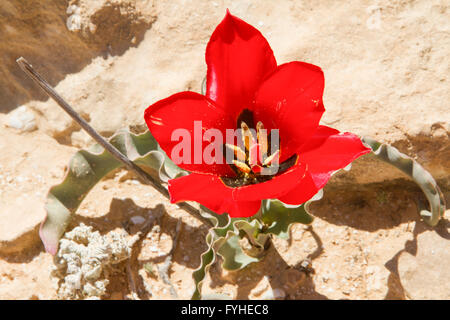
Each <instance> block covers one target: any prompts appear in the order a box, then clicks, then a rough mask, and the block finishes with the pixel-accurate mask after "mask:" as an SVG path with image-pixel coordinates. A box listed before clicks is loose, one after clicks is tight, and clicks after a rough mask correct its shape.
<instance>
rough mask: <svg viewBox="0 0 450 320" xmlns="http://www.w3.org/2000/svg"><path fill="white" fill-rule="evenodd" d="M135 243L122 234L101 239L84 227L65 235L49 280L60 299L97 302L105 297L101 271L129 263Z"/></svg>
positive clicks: (103, 276) (103, 279)
mask: <svg viewBox="0 0 450 320" xmlns="http://www.w3.org/2000/svg"><path fill="white" fill-rule="evenodd" d="M135 241H136V239H135V238H134V237H131V238H130V237H129V236H128V235H127V234H126V233H125V232H119V231H111V232H109V233H108V234H106V235H104V236H102V235H100V233H99V232H98V231H93V229H92V227H88V226H86V225H84V224H81V225H80V226H78V227H76V228H74V229H73V230H72V231H70V232H67V233H66V234H65V235H64V237H63V238H62V239H61V240H60V242H59V250H58V253H57V254H56V256H55V267H54V269H53V271H52V276H53V277H54V278H56V279H59V281H58V295H59V297H60V298H62V299H100V298H101V297H102V296H103V295H105V294H106V286H107V285H108V283H109V280H108V279H106V276H105V272H104V270H105V269H107V268H110V267H111V265H114V264H117V263H120V262H122V261H124V260H125V259H128V258H129V257H130V255H131V247H132V245H133V243H134V242H135Z"/></svg>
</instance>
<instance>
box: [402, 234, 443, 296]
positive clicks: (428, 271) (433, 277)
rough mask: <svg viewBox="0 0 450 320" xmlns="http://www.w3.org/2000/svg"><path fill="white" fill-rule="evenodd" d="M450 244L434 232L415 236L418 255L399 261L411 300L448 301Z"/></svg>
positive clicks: (407, 256) (409, 255)
mask: <svg viewBox="0 0 450 320" xmlns="http://www.w3.org/2000/svg"><path fill="white" fill-rule="evenodd" d="M449 266H450V241H449V240H448V239H445V238H443V237H441V236H440V235H439V234H437V233H436V232H434V231H426V232H424V233H422V234H419V235H418V237H417V254H416V255H415V256H413V255H411V254H409V253H407V252H404V253H402V255H401V256H400V258H399V260H398V271H399V276H400V280H401V283H402V285H403V288H404V289H405V291H406V294H407V296H408V297H409V298H411V299H443V300H448V299H450V269H449Z"/></svg>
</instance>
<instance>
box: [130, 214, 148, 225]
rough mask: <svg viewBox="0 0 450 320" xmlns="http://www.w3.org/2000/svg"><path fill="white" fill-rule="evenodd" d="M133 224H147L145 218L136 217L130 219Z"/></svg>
mask: <svg viewBox="0 0 450 320" xmlns="http://www.w3.org/2000/svg"><path fill="white" fill-rule="evenodd" d="M130 220H131V222H133V224H143V223H144V222H145V218H144V217H143V216H134V217H131V218H130Z"/></svg>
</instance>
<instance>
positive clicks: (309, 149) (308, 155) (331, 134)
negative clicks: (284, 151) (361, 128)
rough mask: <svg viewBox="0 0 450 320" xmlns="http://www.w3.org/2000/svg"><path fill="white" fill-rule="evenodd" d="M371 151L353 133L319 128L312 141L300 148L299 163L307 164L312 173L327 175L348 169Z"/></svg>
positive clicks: (323, 127) (324, 127)
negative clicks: (356, 160) (348, 166)
mask: <svg viewBox="0 0 450 320" xmlns="http://www.w3.org/2000/svg"><path fill="white" fill-rule="evenodd" d="M370 151H371V149H370V148H367V147H366V146H364V145H363V144H362V142H361V139H359V137H358V136H357V135H354V134H353V133H349V132H345V133H340V132H339V131H338V130H336V129H333V128H330V127H326V126H319V127H318V129H317V131H316V132H315V134H314V136H313V137H312V138H311V139H310V141H308V143H306V144H305V145H304V146H302V147H301V148H300V150H299V157H300V160H299V161H300V162H302V163H306V164H307V165H308V171H309V172H311V173H327V172H330V171H336V170H339V169H342V168H344V167H346V166H347V165H348V164H350V163H351V162H352V161H354V160H355V159H356V158H358V157H360V156H362V155H363V154H366V153H369V152H370Z"/></svg>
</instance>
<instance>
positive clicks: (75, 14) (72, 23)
mask: <svg viewBox="0 0 450 320" xmlns="http://www.w3.org/2000/svg"><path fill="white" fill-rule="evenodd" d="M66 13H67V14H70V16H69V17H68V18H67V21H66V26H67V29H69V31H78V30H80V29H81V9H80V8H79V7H78V6H76V5H74V4H73V5H71V6H69V7H68V8H67V11H66Z"/></svg>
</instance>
